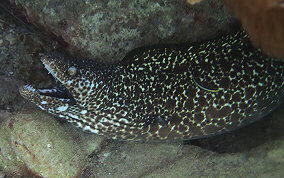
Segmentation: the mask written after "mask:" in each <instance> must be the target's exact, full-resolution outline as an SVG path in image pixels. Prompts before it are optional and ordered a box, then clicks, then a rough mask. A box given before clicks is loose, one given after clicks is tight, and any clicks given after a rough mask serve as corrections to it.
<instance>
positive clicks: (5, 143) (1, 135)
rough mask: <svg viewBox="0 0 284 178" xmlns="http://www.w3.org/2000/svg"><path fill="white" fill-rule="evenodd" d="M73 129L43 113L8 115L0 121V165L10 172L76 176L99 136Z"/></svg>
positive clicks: (94, 148) (97, 142) (47, 175)
mask: <svg viewBox="0 0 284 178" xmlns="http://www.w3.org/2000/svg"><path fill="white" fill-rule="evenodd" d="M7 115H9V114H5V115H2V116H4V117H5V116H7ZM74 129H75V128H71V130H70V128H64V126H62V124H59V122H58V121H57V120H55V119H52V118H51V117H50V116H49V115H47V114H45V113H43V112H34V113H23V114H13V115H11V114H10V116H9V117H8V118H6V119H5V120H4V121H2V123H1V124H0V140H1V142H0V150H1V156H0V167H2V169H3V170H4V171H6V172H7V173H9V174H13V175H36V176H41V177H76V176H78V175H80V174H81V172H82V171H83V170H84V168H85V165H86V158H87V156H88V155H89V154H90V153H92V152H93V151H95V150H96V149H99V147H100V143H101V141H102V139H100V138H99V137H97V136H96V135H93V134H87V133H83V132H78V130H76V129H75V130H74ZM86 138H87V139H88V140H85V139H86Z"/></svg>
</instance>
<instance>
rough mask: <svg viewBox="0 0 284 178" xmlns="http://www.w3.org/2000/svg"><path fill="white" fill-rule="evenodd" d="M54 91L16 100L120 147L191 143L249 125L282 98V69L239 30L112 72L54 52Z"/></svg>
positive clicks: (28, 89) (152, 52) (144, 56)
mask: <svg viewBox="0 0 284 178" xmlns="http://www.w3.org/2000/svg"><path fill="white" fill-rule="evenodd" d="M41 61H42V63H43V64H44V66H45V68H46V69H47V70H48V71H49V73H50V74H51V75H52V76H53V77H54V78H55V79H56V80H57V81H58V82H59V83H60V84H61V86H60V87H56V88H53V89H35V88H33V87H32V86H30V85H25V86H23V87H21V88H20V93H21V95H22V96H23V97H24V98H26V99H28V100H30V101H31V102H33V103H35V104H36V105H37V106H38V107H40V108H41V109H42V110H45V111H47V112H49V113H51V114H54V115H56V116H58V117H61V118H64V119H66V120H67V121H69V122H72V123H75V125H77V126H78V127H81V128H83V129H84V130H88V131H91V132H93V133H97V134H100V135H105V136H107V137H110V138H114V139H121V140H150V139H159V140H164V139H170V140H174V139H195V138H201V137H207V136H210V135H215V134H220V133H223V132H228V131H232V130H234V129H236V128H239V127H242V126H244V125H247V124H249V123H252V122H254V121H256V120H258V119H260V118H262V117H263V116H264V115H266V114H268V113H269V112H270V111H272V110H273V109H274V108H276V107H277V106H279V105H280V103H281V102H283V99H284V63H283V62H282V61H281V60H279V59H275V58H271V57H268V56H266V55H264V54H262V53H261V51H260V50H259V49H255V48H253V47H252V45H251V44H250V42H249V39H248V36H247V35H246V34H245V33H244V32H243V31H239V32H236V33H233V34H230V35H225V36H222V37H220V38H218V39H213V40H210V41H205V42H203V43H194V44H184V45H182V46H180V45H176V46H175V45H168V46H167V45H165V46H162V47H157V46H154V47H146V48H138V49H136V50H134V51H132V52H130V53H129V54H128V55H127V56H126V57H125V59H124V60H123V61H122V62H119V63H118V64H113V65H107V64H98V63H95V62H92V61H91V60H83V59H79V60H75V59H71V58H66V57H62V56H61V55H58V54H56V53H53V54H49V55H42V56H41Z"/></svg>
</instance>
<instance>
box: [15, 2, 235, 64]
mask: <svg viewBox="0 0 284 178" xmlns="http://www.w3.org/2000/svg"><path fill="white" fill-rule="evenodd" d="M11 2H12V3H14V4H15V5H16V7H18V8H21V9H22V12H23V13H24V14H25V16H26V18H27V19H28V21H29V22H31V23H33V24H36V26H38V27H41V28H42V29H44V30H46V31H48V32H49V34H52V35H53V36H56V39H59V41H61V44H63V46H64V48H65V49H67V50H68V52H69V53H70V54H72V55H73V56H80V57H88V58H96V60H100V61H105V62H113V61H119V60H121V59H122V58H123V57H124V56H125V54H126V53H127V52H129V51H130V50H132V49H134V48H136V47H139V46H144V45H153V44H156V43H169V42H175V43H177V42H186V41H189V40H191V41H196V40H200V39H206V38H208V37H210V36H212V35H214V34H216V33H217V32H219V31H220V30H221V31H222V30H225V29H228V24H229V23H231V21H232V17H231V16H230V15H229V14H228V13H227V10H226V9H224V7H223V6H222V4H221V3H220V1H215V0H207V1H203V2H201V3H199V4H197V5H194V6H192V5H190V4H188V3H187V2H186V1H180V0H174V1H173V0H159V1H156V0H139V1H133V0H125V1H117V0H103V1H87V0H84V1H78V0H71V1H58V0H47V1H33V0H32V1H24V0H11Z"/></svg>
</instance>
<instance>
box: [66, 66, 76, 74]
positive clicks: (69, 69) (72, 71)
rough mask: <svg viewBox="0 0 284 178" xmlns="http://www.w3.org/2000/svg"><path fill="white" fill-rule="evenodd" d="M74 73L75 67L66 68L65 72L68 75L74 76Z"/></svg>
mask: <svg viewBox="0 0 284 178" xmlns="http://www.w3.org/2000/svg"><path fill="white" fill-rule="evenodd" d="M76 73H77V69H76V67H69V68H68V70H67V74H68V75H70V76H74V75H76Z"/></svg>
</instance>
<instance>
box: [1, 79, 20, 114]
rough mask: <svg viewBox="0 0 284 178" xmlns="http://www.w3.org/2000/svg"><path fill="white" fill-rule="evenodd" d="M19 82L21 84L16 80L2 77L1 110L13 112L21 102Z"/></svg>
mask: <svg viewBox="0 0 284 178" xmlns="http://www.w3.org/2000/svg"><path fill="white" fill-rule="evenodd" d="M17 82H18V83H19V81H17V80H15V79H12V78H9V77H4V76H0V86H1V87H0V109H5V110H13V109H14V108H13V107H14V106H15V105H16V104H17V103H18V102H19V100H20V99H19V98H20V95H19V92H18V87H17V84H16V83H17Z"/></svg>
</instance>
